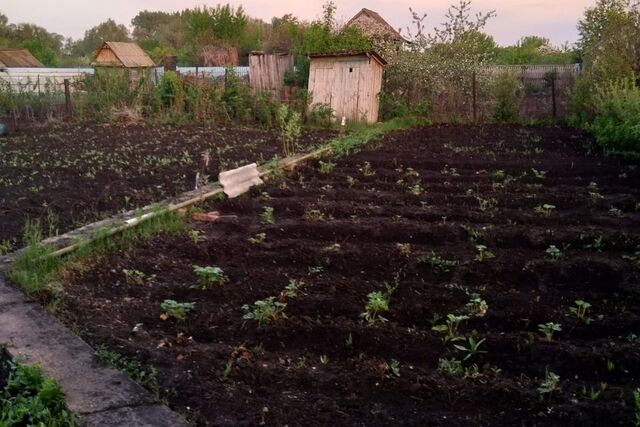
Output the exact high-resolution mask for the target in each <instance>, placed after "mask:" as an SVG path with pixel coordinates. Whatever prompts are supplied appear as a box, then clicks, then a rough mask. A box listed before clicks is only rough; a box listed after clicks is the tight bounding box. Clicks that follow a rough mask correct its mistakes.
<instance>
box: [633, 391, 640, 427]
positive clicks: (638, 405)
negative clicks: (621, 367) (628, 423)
mask: <svg viewBox="0 0 640 427" xmlns="http://www.w3.org/2000/svg"><path fill="white" fill-rule="evenodd" d="M633 403H634V406H635V413H634V417H635V420H634V425H635V426H636V427H640V388H637V389H635V390H634V391H633Z"/></svg>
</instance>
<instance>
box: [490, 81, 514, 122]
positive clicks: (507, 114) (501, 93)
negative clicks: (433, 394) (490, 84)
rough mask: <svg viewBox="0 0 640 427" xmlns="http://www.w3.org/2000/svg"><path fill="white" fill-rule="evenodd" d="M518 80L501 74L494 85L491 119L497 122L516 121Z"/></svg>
mask: <svg viewBox="0 0 640 427" xmlns="http://www.w3.org/2000/svg"><path fill="white" fill-rule="evenodd" d="M518 91H519V85H518V80H517V79H516V78H515V77H514V76H513V75H511V74H509V73H502V74H500V75H499V76H498V78H497V79H496V82H495V85H494V97H495V101H496V104H495V107H494V110H493V119H494V120H495V121H497V122H515V121H516V120H518V104H517V101H518Z"/></svg>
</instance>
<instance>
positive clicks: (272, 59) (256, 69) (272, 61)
mask: <svg viewBox="0 0 640 427" xmlns="http://www.w3.org/2000/svg"><path fill="white" fill-rule="evenodd" d="M292 70H293V56H292V55H290V54H280V53H274V54H265V53H262V52H254V53H252V54H251V55H249V84H250V87H251V93H252V94H254V95H255V94H257V93H260V92H266V93H270V94H272V95H273V96H274V97H277V98H280V97H281V96H282V89H283V88H284V77H285V74H286V73H287V71H292Z"/></svg>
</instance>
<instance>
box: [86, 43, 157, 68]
mask: <svg viewBox="0 0 640 427" xmlns="http://www.w3.org/2000/svg"><path fill="white" fill-rule="evenodd" d="M103 50H110V51H111V52H113V54H114V56H115V57H116V58H117V60H118V62H114V61H105V60H101V59H100V52H102V51H103ZM91 65H93V66H107V67H108V66H111V67H125V68H145V67H155V66H156V64H155V63H154V62H153V60H152V59H151V58H150V57H149V55H147V54H146V52H145V51H144V50H142V48H141V47H140V46H138V44H137V43H132V42H104V43H102V46H101V47H100V49H98V52H96V56H95V58H94V59H93V61H92V62H91Z"/></svg>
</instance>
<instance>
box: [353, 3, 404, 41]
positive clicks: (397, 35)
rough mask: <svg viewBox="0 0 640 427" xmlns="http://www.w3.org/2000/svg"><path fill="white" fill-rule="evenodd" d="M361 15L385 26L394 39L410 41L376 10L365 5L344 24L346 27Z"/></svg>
mask: <svg viewBox="0 0 640 427" xmlns="http://www.w3.org/2000/svg"><path fill="white" fill-rule="evenodd" d="M363 15H364V16H368V17H369V18H371V19H374V20H375V21H377V22H378V23H379V24H380V25H382V26H383V27H386V29H387V30H388V31H389V33H390V34H392V35H393V38H394V39H395V40H397V41H401V42H405V43H410V41H409V40H407V39H406V38H404V36H403V35H402V34H400V32H399V31H398V30H396V29H395V28H393V27H392V26H391V24H389V23H388V22H387V21H386V20H385V19H384V18H383V17H382V16H380V14H379V13H378V12H375V11H373V10H371V9H367V8H366V7H365V8H363V9H362V10H361V11H360V12H358V13H356V15H355V16H354V17H353V18H351V19H350V20H349V22H347V25H346V26H347V27H348V26H349V25H351V24H353V22H354V21H356V20H357V19H358V18H360V17H361V16H363Z"/></svg>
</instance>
